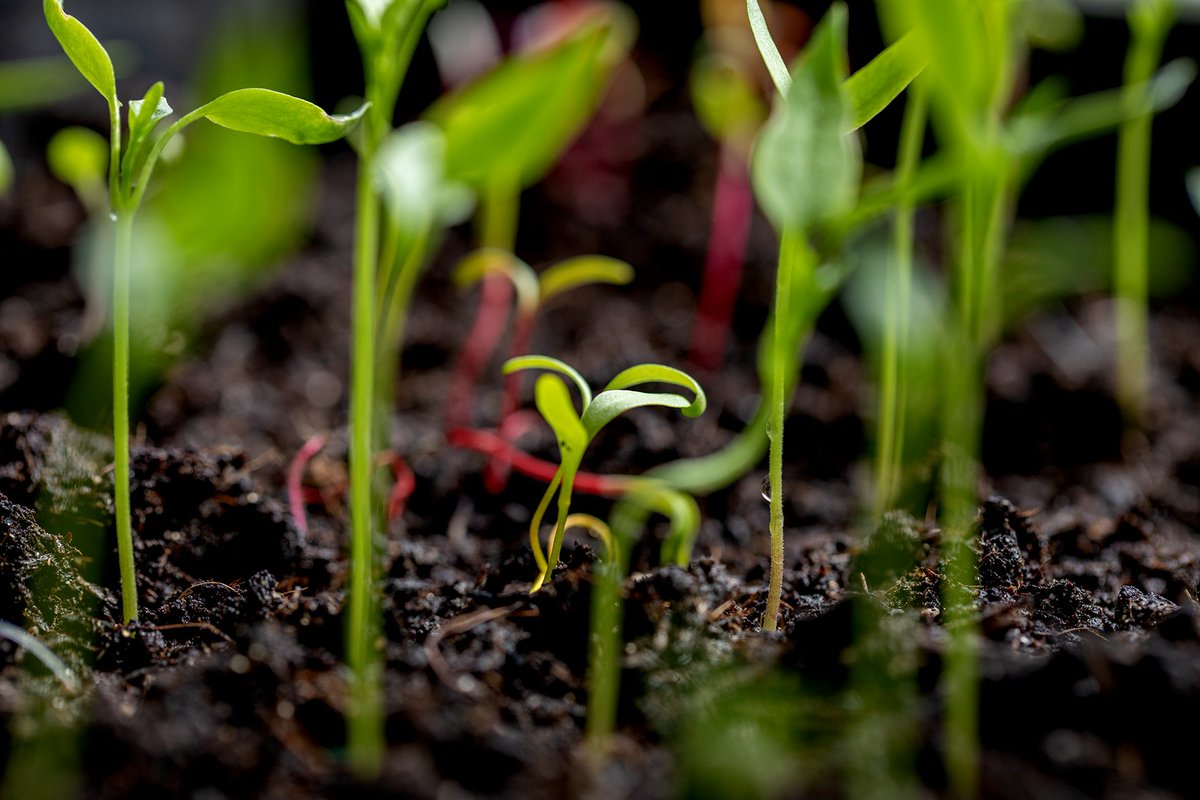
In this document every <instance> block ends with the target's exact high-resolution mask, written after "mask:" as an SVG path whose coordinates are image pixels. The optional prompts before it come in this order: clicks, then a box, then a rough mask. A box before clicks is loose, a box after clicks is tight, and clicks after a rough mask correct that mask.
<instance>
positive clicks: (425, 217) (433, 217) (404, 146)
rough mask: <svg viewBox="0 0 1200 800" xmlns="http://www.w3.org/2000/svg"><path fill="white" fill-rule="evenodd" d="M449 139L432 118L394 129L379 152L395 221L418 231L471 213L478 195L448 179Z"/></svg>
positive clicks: (382, 187) (379, 172)
mask: <svg viewBox="0 0 1200 800" xmlns="http://www.w3.org/2000/svg"><path fill="white" fill-rule="evenodd" d="M445 158H446V141H445V137H444V136H443V135H442V132H441V130H440V129H439V128H438V127H437V126H436V125H432V124H430V123H428V122H413V123H409V124H408V125H405V126H403V127H402V128H399V129H397V130H395V131H393V132H392V133H391V134H390V135H389V136H388V138H387V139H386V140H384V143H383V144H382V145H381V146H380V148H379V152H378V153H376V156H375V168H376V172H375V182H376V186H377V187H378V188H379V191H380V192H381V193H382V194H383V202H384V207H385V208H386V209H387V212H388V216H389V218H390V220H391V224H393V225H397V226H399V227H401V228H403V229H405V230H414V229H417V228H419V227H421V226H423V225H426V224H429V223H431V222H437V223H440V224H442V225H454V224H457V223H459V222H461V221H462V220H464V219H465V218H466V216H467V215H468V214H469V213H470V210H471V207H472V204H473V199H472V196H471V193H470V191H469V190H468V189H467V188H466V187H465V186H463V185H461V184H454V183H450V182H449V181H447V180H446V177H445Z"/></svg>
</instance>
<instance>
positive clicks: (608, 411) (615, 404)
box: [582, 389, 695, 438]
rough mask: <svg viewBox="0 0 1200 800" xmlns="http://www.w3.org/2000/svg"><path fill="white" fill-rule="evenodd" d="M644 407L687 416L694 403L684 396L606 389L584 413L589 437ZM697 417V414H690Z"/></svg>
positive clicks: (584, 424) (584, 422) (584, 421)
mask: <svg viewBox="0 0 1200 800" xmlns="http://www.w3.org/2000/svg"><path fill="white" fill-rule="evenodd" d="M644 406H662V407H664V408H678V409H681V410H682V411H683V413H685V414H687V413H688V410H689V409H690V408H691V407H692V402H691V401H689V400H688V399H687V398H686V397H684V396H683V395H678V394H669V393H656V392H634V391H630V390H629V389H606V390H604V391H603V392H601V393H600V394H598V395H596V398H595V399H594V400H592V402H591V405H589V406H588V407H587V410H586V411H584V412H583V417H582V419H583V426H584V427H585V428H586V429H587V433H588V437H589V438H590V437H592V436H595V435H596V434H597V433H599V432H600V429H601V428H603V427H604V426H605V425H607V424H608V423H610V422H612V421H613V420H614V419H616V418H617V417H619V416H621V415H622V414H624V413H625V412H626V411H632V410H633V409H635V408H642V407H644ZM689 416H695V414H689Z"/></svg>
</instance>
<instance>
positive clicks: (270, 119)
mask: <svg viewBox="0 0 1200 800" xmlns="http://www.w3.org/2000/svg"><path fill="white" fill-rule="evenodd" d="M368 105H369V104H366V103H364V104H363V105H362V106H360V107H359V108H358V109H357V110H356V111H354V112H353V113H351V114H337V115H330V114H326V113H325V112H324V111H322V110H321V108H320V107H319V106H316V105H313V104H312V103H310V102H308V101H307V100H301V99H300V98H298V97H292V96H291V95H289V94H283V93H282V92H275V91H272V90H270V89H237V90H235V91H232V92H229V93H228V94H223V95H221V96H220V97H218V98H217V99H216V100H213V101H212V102H210V103H208V104H206V105H203V106H201V107H200V108H199V109H197V110H196V111H194V112H192V114H189V115H188V116H203V117H206V118H208V120H209V121H211V122H215V123H216V124H217V125H220V126H221V127H223V128H229V129H230V130H234V131H241V132H243V133H253V134H257V135H259V136H271V137H275V138H278V139H283V140H284V141H287V142H291V143H292V144H324V143H326V142H332V141H336V140H337V139H340V138H342V137H343V136H345V135H346V134H347V133H349V132H350V130H351V129H353V128H354V126H355V125H356V124H357V123H358V121H359V120H360V119H361V118H362V115H363V114H364V113H366V110H367V107H368Z"/></svg>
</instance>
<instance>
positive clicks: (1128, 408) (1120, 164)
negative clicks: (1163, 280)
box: [1113, 2, 1173, 424]
mask: <svg viewBox="0 0 1200 800" xmlns="http://www.w3.org/2000/svg"><path fill="white" fill-rule="evenodd" d="M1168 5H1169V4H1167V3H1161V2H1160V3H1155V2H1140V3H1135V4H1134V6H1133V7H1132V8H1131V9H1130V26H1129V27H1130V32H1131V35H1132V38H1131V40H1130V46H1129V54H1128V56H1127V57H1126V61H1125V102H1126V103H1128V104H1129V106H1130V107H1132V108H1137V107H1138V105H1139V104H1141V103H1142V101H1143V99H1142V98H1141V97H1140V96H1139V93H1140V92H1141V91H1143V90H1142V87H1143V86H1144V85H1145V82H1146V81H1148V80H1150V78H1151V76H1152V75H1153V73H1154V68H1155V66H1156V65H1157V64H1158V62H1159V60H1160V59H1161V56H1162V48H1163V42H1164V40H1165V38H1166V33H1167V30H1168V29H1169V27H1170V22H1171V18H1172V16H1173V13H1172V10H1171V9H1170V8H1169V7H1166V8H1164V7H1165V6H1168ZM1139 6H1140V8H1139ZM1139 15H1140V16H1139ZM1152 119H1153V117H1152V114H1151V112H1150V111H1148V110H1147V111H1146V112H1145V113H1143V114H1140V115H1138V116H1136V117H1134V118H1132V119H1130V120H1128V121H1127V122H1125V123H1124V124H1122V125H1121V129H1120V132H1119V136H1118V139H1117V201H1116V210H1115V215H1116V219H1115V221H1114V222H1115V224H1114V225H1113V253H1114V261H1115V263H1114V268H1115V274H1114V277H1113V283H1114V289H1115V292H1116V298H1117V299H1116V332H1117V336H1116V338H1117V399H1118V401H1119V403H1120V405H1121V410H1122V411H1123V412H1124V414H1125V417H1126V420H1127V421H1129V422H1130V423H1135V424H1136V423H1138V422H1140V421H1141V419H1142V416H1143V414H1144V412H1145V400H1146V390H1147V373H1146V361H1147V353H1148V350H1149V346H1148V342H1147V340H1148V335H1147V327H1148V326H1147V319H1146V316H1147V315H1146V305H1147V299H1148V295H1149V291H1148V276H1147V272H1148V265H1147V261H1148V257H1149V235H1150V234H1149V229H1150V202H1149V201H1150V134H1151V124H1152Z"/></svg>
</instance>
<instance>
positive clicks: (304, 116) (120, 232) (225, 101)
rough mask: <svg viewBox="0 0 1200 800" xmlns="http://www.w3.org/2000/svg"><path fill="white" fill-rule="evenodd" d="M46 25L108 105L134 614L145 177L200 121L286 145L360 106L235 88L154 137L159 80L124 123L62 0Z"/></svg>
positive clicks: (102, 53)
mask: <svg viewBox="0 0 1200 800" xmlns="http://www.w3.org/2000/svg"><path fill="white" fill-rule="evenodd" d="M42 8H43V11H44V12H45V16H46V22H47V24H48V25H49V26H50V30H51V31H52V32H53V33H54V36H55V38H56V39H58V42H59V44H60V45H62V48H63V50H64V51H65V52H66V54H67V57H68V58H69V59H70V60H71V63H73V64H74V65H75V67H76V69H78V70H79V72H80V73H81V74H82V75H83V77H84V78H86V79H87V80H88V82H89V83H90V84H91V85H92V86H93V87H95V88H96V90H97V91H98V92H100V94H101V96H103V97H104V99H105V101H106V102H107V103H108V111H109V161H108V190H109V192H108V202H109V214H110V216H111V218H112V220H113V223H114V225H115V232H114V235H113V254H114V260H113V264H114V266H113V293H112V300H113V451H114V463H113V473H114V479H115V494H116V497H115V505H116V525H117V550H118V554H119V563H120V571H121V608H122V617H123V619H124V621H125V622H126V623H127V624H128V623H129V622H132V621H133V620H135V619H136V618H137V585H136V576H135V571H134V563H133V531H132V520H131V517H130V498H129V492H130V488H129V385H128V384H129V290H130V287H129V283H130V280H129V275H130V262H131V258H132V252H133V221H134V216H135V215H136V214H137V211H138V208H139V207H140V206H141V204H142V201H143V199H144V197H145V194H146V187H147V185H148V184H149V181H150V176H151V175H152V174H153V172H154V167H155V165H156V164H157V163H158V159H159V157H160V156H161V155H162V152H163V149H164V148H165V147H166V146H167V144H168V143H169V142H170V141H171V140H172V139H173V138H174V137H175V135H176V134H178V133H179V132H180V131H181V130H183V129H184V128H185V127H187V126H188V125H190V124H191V123H193V122H196V121H197V120H200V119H207V120H209V121H210V122H214V123H216V124H217V125H220V126H222V127H224V128H229V129H230V130H235V131H242V132H244V133H254V134H258V135H259V136H274V137H278V138H280V139H284V140H286V141H289V142H291V143H293V144H322V143H324V142H331V141H334V140H336V139H340V138H341V137H342V136H345V135H346V133H347V132H349V131H350V129H351V128H353V127H354V125H355V124H356V123H357V122H358V120H359V118H360V117H361V116H362V114H363V111H364V109H359V110H358V111H356V112H354V113H353V114H349V115H345V116H330V115H329V114H326V113H325V112H324V111H322V110H321V109H320V108H318V107H317V106H315V105H313V104H312V103H309V102H308V101H306V100H301V99H299V98H297V97H292V96H290V95H286V94H282V93H280V92H273V91H271V90H269V89H238V90H236V91H232V92H229V93H227V94H223V95H221V96H220V97H218V98H217V99H215V100H212V101H210V102H208V103H205V104H204V105H202V106H200V107H199V108H197V109H196V110H194V111H192V112H190V113H188V114H185V115H184V116H182V117H181V118H179V120H177V121H176V122H175V123H173V124H172V125H170V126H169V127H167V129H166V130H165V131H163V132H162V133H161V134H160V133H158V132H157V131H156V129H157V127H158V124H159V122H160V121H162V120H163V119H164V118H166V117H168V116H170V115H171V114H172V113H173V111H172V109H171V106H170V105H169V104H168V103H167V101H166V98H165V97H164V96H163V85H162V83H161V82H159V83H155V84H154V85H153V86H151V87H150V88H149V89H148V90H147V91H146V94H145V95H144V96H143V97H142V98H141V99H140V100H132V101H130V102H129V104H128V109H127V112H126V115H125V123H126V125H123V124H122V119H121V105H122V104H121V101H120V100H119V99H118V97H117V83H116V77H115V74H114V71H113V64H112V59H111V58H110V57H109V54H108V51H106V50H105V49H104V46H103V45H101V44H100V42H99V40H97V39H96V37H95V36H94V35H92V32H91V31H89V30H88V29H87V28H86V27H85V26H84V24H83V23H82V22H80V21H79V20H77V19H76V18H75V17H72V16H70V15H69V14H67V13H66V12H65V11H64V10H63V4H62V0H43V3H42Z"/></svg>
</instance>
